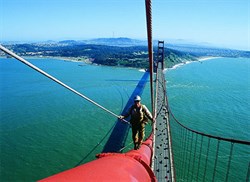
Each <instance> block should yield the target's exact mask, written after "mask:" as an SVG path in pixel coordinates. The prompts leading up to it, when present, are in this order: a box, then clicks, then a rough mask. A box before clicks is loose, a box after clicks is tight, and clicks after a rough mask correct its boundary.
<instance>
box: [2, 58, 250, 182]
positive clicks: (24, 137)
mask: <svg viewBox="0 0 250 182" xmlns="http://www.w3.org/2000/svg"><path fill="white" fill-rule="evenodd" d="M29 60H30V61H31V62H32V63H34V64H35V65H36V66H38V67H40V68H42V69H44V70H45V71H47V72H48V73H50V74H52V75H53V76H55V77H57V78H58V79H59V80H61V81H63V82H65V83H66V84H68V85H70V86H72V87H73V88H74V89H76V90H78V91H80V92H81V93H83V94H85V95H87V96H88V97H90V98H91V99H93V100H95V101H96V102H98V103H100V104H101V105H103V106H105V107H106V108H108V109H110V110H111V111H113V112H114V113H117V114H119V113H120V112H121V110H122V109H123V107H124V106H125V104H126V102H127V99H128V98H129V96H130V94H131V93H132V91H133V89H134V88H135V86H136V85H137V83H138V81H139V79H140V78H141V76H142V75H143V73H142V72H139V71H138V70H136V69H127V68H113V67H104V66H92V65H86V64H83V63H76V62H66V61H61V60H53V59H29ZM79 65H80V66H79ZM249 66H250V61H249V60H247V59H227V58H221V59H216V60H210V61H205V62H203V63H202V64H201V63H192V64H188V65H185V66H183V67H180V68H177V69H175V70H169V71H167V75H166V77H167V80H168V82H167V88H168V95H169V101H170V105H171V108H172V110H173V111H174V114H175V115H176V117H177V118H178V119H179V120H180V121H181V122H183V123H185V124H187V125H189V126H190V127H193V128H194V129H198V130H201V131H204V132H205V131H206V132H208V133H212V134H217V135H222V136H226V137H235V138H239V139H245V140H247V139H249V133H248V131H249V129H250V128H249V127H250V125H249V123H250V119H249V114H248V112H247V111H248V110H250V108H249V101H250V100H249V99H250V95H249V93H250V92H249V91H250V88H249V85H250V83H249V80H250V76H249ZM0 74H1V75H0V78H1V89H0V100H1V110H0V112H1V113H0V114H1V123H0V131H1V134H0V137H1V139H0V141H1V169H0V171H1V177H0V179H1V181H34V180H38V179H41V178H44V177H47V176H49V175H52V174H55V173H58V172H61V171H63V170H66V169H69V168H72V167H74V166H75V165H77V164H78V163H79V162H80V161H81V160H83V159H84V161H83V162H87V161H90V160H93V159H94V158H95V157H94V156H95V154H96V153H99V152H101V150H102V148H103V146H104V144H105V141H106V140H107V139H108V137H106V138H105V139H104V141H103V142H102V143H101V144H100V145H97V144H98V142H100V141H101V140H102V139H103V137H104V135H106V134H107V132H108V131H109V130H110V128H112V127H113V126H114V124H115V121H116V119H115V118H114V117H113V116H111V115H109V114H107V113H106V112H104V111H102V110H101V109H98V108H96V106H93V105H91V104H90V103H88V102H86V101H85V100H83V99H81V98H80V97H79V96H76V95H74V94H73V93H71V92H69V91H68V90H66V89H64V88H62V87H61V86H59V85H57V84H55V83H53V82H51V81H50V80H48V79H47V78H45V77H44V76H42V75H40V74H38V73H36V72H35V71H33V70H31V69H30V68H28V67H27V66H25V65H23V64H22V63H20V62H18V61H16V60H14V59H4V58H1V59H0ZM142 98H143V101H144V103H145V104H146V105H147V106H148V107H149V108H150V104H149V100H150V99H149V88H148V86H147V87H146V88H145V90H144V93H143V97H142ZM208 126H209V127H208ZM128 139H129V140H130V137H128ZM128 143H130V141H128ZM96 146H97V147H96ZM94 147H96V149H95V150H94V151H93V152H92V153H91V154H90V155H88V154H89V152H90V151H91V150H92V149H93V148H94ZM129 148H130V146H129V147H128V149H129Z"/></svg>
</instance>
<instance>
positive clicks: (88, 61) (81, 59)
mask: <svg viewBox="0 0 250 182" xmlns="http://www.w3.org/2000/svg"><path fill="white" fill-rule="evenodd" d="M0 58H5V57H4V56H0ZM23 58H32V59H56V60H62V61H69V62H75V63H85V64H88V65H95V66H106V65H99V64H95V63H93V62H92V60H91V58H87V57H85V58H84V57H60V56H55V57H54V56H24V57H23ZM217 58H222V57H213V56H204V57H198V58H197V60H195V61H183V62H181V63H179V64H176V65H174V66H172V67H171V68H165V69H164V71H167V70H172V69H176V68H178V67H181V66H183V65H186V64H190V63H194V62H200V63H202V62H203V61H208V60H212V59H217ZM112 67H113V66H112ZM115 67H119V66H115ZM119 68H130V69H131V68H132V69H137V70H138V71H140V72H145V71H146V70H145V68H135V67H119Z"/></svg>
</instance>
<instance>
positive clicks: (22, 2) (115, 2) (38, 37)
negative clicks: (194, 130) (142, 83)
mask: <svg viewBox="0 0 250 182" xmlns="http://www.w3.org/2000/svg"><path fill="white" fill-rule="evenodd" d="M145 14H146V13H145V0H0V42H3V41H46V40H56V41H58V40H69V39H70V40H85V39H92V38H112V37H114V38H118V37H128V38H135V39H146V38H147V32H146V15H145ZM152 22H153V23H152V25H153V29H152V31H153V39H154V40H165V41H167V42H169V43H175V42H182V41H184V42H192V43H202V44H207V45H211V46H218V47H225V48H233V49H241V50H248V51H250V1H249V0H152Z"/></svg>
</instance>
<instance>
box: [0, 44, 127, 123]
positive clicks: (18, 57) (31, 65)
mask: <svg viewBox="0 0 250 182" xmlns="http://www.w3.org/2000/svg"><path fill="white" fill-rule="evenodd" d="M0 49H1V50H2V51H3V52H5V53H7V54H9V55H10V56H12V57H14V58H16V59H17V60H19V61H21V62H22V63H24V64H25V65H27V66H29V67H31V68H32V69H34V70H36V71H37V72H39V73H41V74H42V75H44V76H46V77H48V78H49V79H51V80H53V81H54V82H56V83H58V84H59V85H61V86H63V87H65V88H66V89H68V90H70V91H71V92H73V93H75V94H76V95H78V96H80V97H82V98H84V99H85V100H87V101H88V102H90V103H92V104H94V105H96V106H97V107H99V108H101V109H102V110H104V111H106V112H108V113H109V114H111V115H113V116H115V117H116V118H119V116H118V115H117V114H115V113H113V112H112V111H110V110H108V109H106V108H105V107H103V106H101V105H100V104H98V103H97V102H95V101H93V100H91V99H90V98H88V97H87V96H85V95H83V94H81V93H80V92H78V91H76V90H75V89H73V88H71V87H70V86H68V85H66V84H65V83H63V82H61V81H60V80H58V79H56V78H55V77H53V76H51V75H50V74H48V73H46V72H45V71H43V70H41V69H40V68H38V67H36V66H35V65H33V64H31V63H30V62H28V61H26V60H25V59H23V58H22V57H20V56H18V55H16V54H15V53H13V52H12V51H10V50H9V49H7V48H5V47H3V46H2V45H0ZM121 120H122V121H123V122H125V123H128V124H129V122H128V121H126V120H125V119H121Z"/></svg>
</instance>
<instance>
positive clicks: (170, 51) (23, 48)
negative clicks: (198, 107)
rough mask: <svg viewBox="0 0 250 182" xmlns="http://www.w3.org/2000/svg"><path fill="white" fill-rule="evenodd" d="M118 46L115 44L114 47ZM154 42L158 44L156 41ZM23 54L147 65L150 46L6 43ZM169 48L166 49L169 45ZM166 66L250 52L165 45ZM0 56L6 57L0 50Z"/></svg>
mask: <svg viewBox="0 0 250 182" xmlns="http://www.w3.org/2000/svg"><path fill="white" fill-rule="evenodd" d="M114 45H116V46H114ZM154 45H157V44H156V42H155V41H154ZM5 46H6V47H7V48H9V49H11V50H13V51H14V52H15V53H17V54H18V55H20V56H36V57H67V58H72V59H74V60H78V61H82V60H85V61H87V62H89V63H93V64H101V65H107V66H124V67H136V68H148V67H149V63H148V53H147V51H148V49H147V46H146V42H145V41H143V40H136V39H129V38H101V39H92V40H83V41H75V40H64V41H60V42H55V41H47V42H42V43H30V44H27V43H26V44H6V45H5ZM166 47H167V48H166ZM153 51H154V60H157V46H154V48H153ZM164 53H165V58H164V60H165V65H166V67H168V68H169V67H172V66H174V65H176V64H178V63H182V62H187V61H197V60H198V58H199V57H204V56H217V57H218V56H220V57H250V52H249V51H238V50H230V49H218V48H208V47H201V46H195V45H172V44H165V50H164ZM0 56H4V53H3V52H0Z"/></svg>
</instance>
